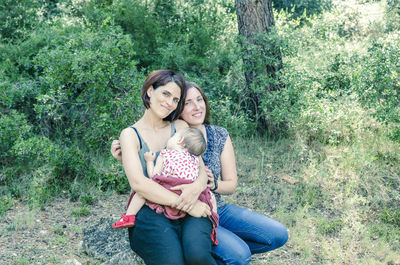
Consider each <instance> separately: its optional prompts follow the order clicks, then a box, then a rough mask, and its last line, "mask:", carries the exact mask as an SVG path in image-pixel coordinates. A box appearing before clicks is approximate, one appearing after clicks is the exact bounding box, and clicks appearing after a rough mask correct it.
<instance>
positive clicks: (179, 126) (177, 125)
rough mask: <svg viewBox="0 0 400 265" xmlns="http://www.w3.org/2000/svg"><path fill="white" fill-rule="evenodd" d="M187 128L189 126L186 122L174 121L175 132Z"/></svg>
mask: <svg viewBox="0 0 400 265" xmlns="http://www.w3.org/2000/svg"><path fill="white" fill-rule="evenodd" d="M187 127H189V125H188V124H187V123H186V121H184V120H180V119H179V120H176V121H175V128H176V129H177V130H181V129H183V128H187Z"/></svg>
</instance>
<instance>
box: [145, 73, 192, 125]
mask: <svg viewBox="0 0 400 265" xmlns="http://www.w3.org/2000/svg"><path fill="white" fill-rule="evenodd" d="M169 82H174V83H175V84H176V85H177V86H178V87H179V88H180V89H181V97H180V98H179V102H178V106H177V107H176V109H175V110H174V111H173V112H171V113H170V114H169V115H168V116H167V117H165V118H164V119H163V120H165V121H173V120H176V119H177V118H178V117H179V115H181V112H182V110H183V106H184V102H183V101H184V100H183V99H184V98H185V95H186V93H185V92H186V90H185V79H184V78H183V76H182V75H181V74H178V73H175V72H174V71H171V70H156V71H154V72H152V73H151V74H150V75H149V76H148V77H147V78H146V80H144V83H143V86H142V101H143V104H144V106H145V107H146V109H148V108H150V98H149V96H148V95H147V90H149V88H150V87H151V86H152V87H153V89H154V90H155V89H157V88H158V87H160V86H165V85H166V84H168V83H169Z"/></svg>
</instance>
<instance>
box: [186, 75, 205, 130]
mask: <svg viewBox="0 0 400 265" xmlns="http://www.w3.org/2000/svg"><path fill="white" fill-rule="evenodd" d="M192 87H194V88H196V89H197V90H198V91H199V92H200V94H201V96H202V97H203V100H204V102H205V103H206V115H205V117H204V123H205V124H210V102H209V101H208V98H207V97H206V95H205V94H204V91H203V89H201V88H200V87H199V85H198V84H196V83H195V82H185V97H186V93H187V91H188V90H189V88H192Z"/></svg>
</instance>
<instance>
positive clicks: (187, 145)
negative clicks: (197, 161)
mask: <svg viewBox="0 0 400 265" xmlns="http://www.w3.org/2000/svg"><path fill="white" fill-rule="evenodd" d="M167 148H168V149H178V150H186V151H188V152H189V153H191V154H192V155H195V156H200V155H202V154H203V153H204V152H205V151H206V149H207V143H206V139H205V138H204V135H203V133H202V132H201V131H200V130H199V129H196V128H185V129H182V130H181V131H179V132H176V133H175V135H174V136H172V137H171V138H170V139H169V140H168V143H167Z"/></svg>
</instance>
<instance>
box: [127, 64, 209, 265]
mask: <svg viewBox="0 0 400 265" xmlns="http://www.w3.org/2000/svg"><path fill="white" fill-rule="evenodd" d="M184 84H185V81H184V78H183V77H182V76H181V75H179V74H176V73H174V72H173V71H170V70H158V71H154V72H152V73H151V74H150V75H149V76H148V77H147V78H146V80H145V82H144V84H143V87H142V100H143V103H144V105H145V107H146V110H145V112H144V114H143V116H142V117H141V119H139V120H138V121H137V122H136V123H135V124H134V125H133V126H130V127H128V128H125V129H124V130H122V132H121V134H120V138H119V140H120V151H122V155H121V157H120V158H121V161H122V164H123V167H124V170H125V173H126V176H127V178H128V181H129V184H130V186H131V187H132V189H133V190H134V191H135V192H136V193H138V194H140V195H141V196H142V197H144V198H145V199H146V200H149V201H152V202H154V203H157V204H160V205H165V206H169V207H172V208H177V209H180V210H182V211H185V212H187V213H188V214H187V215H186V216H185V217H184V218H182V219H178V220H170V219H168V218H166V217H165V216H164V215H161V214H157V213H156V212H155V211H154V210H151V209H150V208H149V207H148V206H144V207H143V208H142V209H140V211H139V212H138V213H137V215H136V225H135V227H133V228H130V229H129V230H128V231H129V240H130V244H131V248H132V250H133V251H135V252H136V253H137V254H138V255H139V256H140V257H142V258H143V260H144V262H145V263H146V264H171V265H172V264H173V265H176V264H181V265H184V264H199V265H200V264H201V265H202V264H216V262H215V260H214V258H213V257H212V255H211V247H212V243H211V237H210V235H211V230H212V224H211V222H210V220H209V219H208V218H206V217H207V216H208V215H210V214H211V213H210V209H209V207H208V206H207V205H206V204H205V203H203V202H201V201H199V200H198V199H197V198H198V197H199V194H200V193H201V192H202V191H203V190H204V189H205V188H206V185H207V174H206V172H205V170H204V163H202V160H200V174H199V177H198V178H197V179H196V181H194V182H193V183H192V184H186V185H181V186H178V187H175V189H180V190H181V191H182V194H181V195H180V196H178V195H177V194H175V193H174V192H172V191H169V190H167V189H166V188H164V187H163V186H161V185H159V184H158V183H156V182H154V181H152V180H151V179H149V178H148V176H147V170H146V161H145V159H144V153H146V152H149V151H150V150H151V151H154V152H156V153H157V155H158V153H159V151H160V150H161V149H162V148H164V147H165V145H166V143H167V141H168V139H169V138H170V137H171V136H172V135H174V133H175V132H176V131H177V130H181V129H182V128H185V127H187V124H186V122H184V121H182V120H176V119H177V118H178V117H179V116H180V113H181V111H182V108H183V98H184V92H185V90H184Z"/></svg>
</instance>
